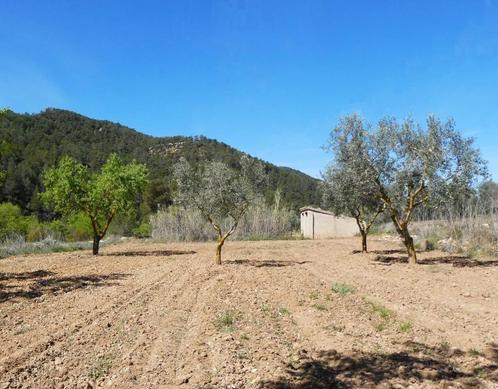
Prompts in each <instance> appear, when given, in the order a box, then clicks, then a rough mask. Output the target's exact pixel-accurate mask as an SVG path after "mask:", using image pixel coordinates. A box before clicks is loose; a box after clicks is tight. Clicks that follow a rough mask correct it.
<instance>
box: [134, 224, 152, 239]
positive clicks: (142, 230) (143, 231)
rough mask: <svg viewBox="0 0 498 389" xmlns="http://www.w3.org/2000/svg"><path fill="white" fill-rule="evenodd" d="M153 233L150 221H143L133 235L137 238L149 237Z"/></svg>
mask: <svg viewBox="0 0 498 389" xmlns="http://www.w3.org/2000/svg"><path fill="white" fill-rule="evenodd" d="M150 234H151V227H150V224H149V223H146V222H144V223H142V224H140V225H139V226H138V227H136V228H135V229H133V236H134V237H135V238H140V239H141V238H149V237H150Z"/></svg>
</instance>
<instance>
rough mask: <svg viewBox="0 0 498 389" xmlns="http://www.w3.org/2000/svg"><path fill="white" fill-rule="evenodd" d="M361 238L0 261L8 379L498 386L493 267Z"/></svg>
mask: <svg viewBox="0 0 498 389" xmlns="http://www.w3.org/2000/svg"><path fill="white" fill-rule="evenodd" d="M357 246H358V241H357V239H338V240H328V241H325V240H323V241H263V242H228V243H227V244H226V248H225V250H224V263H223V265H221V266H216V265H214V264H212V262H213V261H212V257H213V254H214V245H213V244H212V243H195V244H194V243H186V244H155V243H143V242H128V243H123V244H119V245H114V246H108V247H105V248H103V250H102V253H103V255H101V256H99V257H96V258H95V257H92V256H91V255H90V253H89V252H79V253H57V254H47V255H29V256H23V257H13V258H8V259H3V260H1V261H0V340H1V351H0V388H20V387H22V388H28V387H29V388H50V387H56V388H73V387H77V388H93V387H114V388H157V387H177V386H182V387H212V388H225V387H226V388H286V387H290V388H315V387H318V388H320V387H322V388H330V387H338V388H352V387H361V388H365V387H366V388H368V387H407V386H409V387H414V388H418V387H424V388H425V387H445V388H446V387H483V388H487V387H489V388H492V387H498V345H497V343H498V266H497V265H498V262H483V263H475V262H471V261H468V260H464V259H461V258H455V257H448V255H446V254H444V253H438V252H428V253H422V254H421V255H420V258H421V262H422V264H420V265H417V266H410V265H408V264H406V263H403V261H404V260H405V258H404V255H403V253H402V252H401V251H399V250H396V249H397V246H396V244H395V243H393V242H388V241H382V240H380V239H378V240H372V242H371V247H372V249H374V250H375V251H376V252H373V253H371V254H367V255H363V254H354V253H353V252H352V250H353V248H356V247H357ZM468 265H474V266H468ZM350 287H353V288H354V290H351V288H350Z"/></svg>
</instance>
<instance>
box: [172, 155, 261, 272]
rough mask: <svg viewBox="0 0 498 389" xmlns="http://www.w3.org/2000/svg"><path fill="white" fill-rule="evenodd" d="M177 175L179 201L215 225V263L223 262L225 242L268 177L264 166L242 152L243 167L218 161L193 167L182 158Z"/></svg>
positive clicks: (241, 164) (176, 166) (177, 167)
mask: <svg viewBox="0 0 498 389" xmlns="http://www.w3.org/2000/svg"><path fill="white" fill-rule="evenodd" d="M174 176H175V179H176V182H177V192H176V198H175V200H176V202H177V203H179V204H180V205H182V206H184V207H185V208H196V209H198V210H199V211H200V212H201V214H202V215H203V217H204V218H205V219H206V221H208V222H209V223H210V224H211V225H212V227H213V228H214V230H215V232H216V236H217V245H216V255H215V263H216V264H218V265H219V264H221V250H222V247H223V244H224V243H225V241H226V239H227V238H228V237H230V235H232V234H233V233H234V232H235V230H236V228H237V225H238V224H239V222H240V220H241V219H242V217H243V216H244V214H245V213H246V212H247V209H248V207H249V205H250V204H251V203H252V202H253V201H254V200H255V198H256V197H258V196H259V194H260V193H261V189H262V187H263V185H264V183H265V180H266V176H265V174H264V170H263V166H262V165H261V164H260V163H259V162H256V161H255V160H253V159H250V158H248V157H247V156H243V157H242V158H241V160H240V171H238V170H235V169H233V168H230V167H229V166H228V165H226V164H225V163H223V162H217V161H213V162H208V163H207V164H206V165H205V166H203V167H199V168H198V169H194V168H193V167H192V166H191V165H190V164H189V163H188V162H187V160H185V159H183V158H182V159H181V160H180V161H179V162H178V163H177V164H176V165H175V169H174Z"/></svg>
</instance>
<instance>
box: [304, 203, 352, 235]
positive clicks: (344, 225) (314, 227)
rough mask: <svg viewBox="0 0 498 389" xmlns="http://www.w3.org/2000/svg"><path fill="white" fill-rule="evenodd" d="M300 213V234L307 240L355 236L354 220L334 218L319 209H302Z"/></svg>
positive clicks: (331, 214)
mask: <svg viewBox="0 0 498 389" xmlns="http://www.w3.org/2000/svg"><path fill="white" fill-rule="evenodd" d="M300 211H301V234H303V236H304V237H305V238H309V239H326V238H341V237H350V236H355V235H356V234H357V233H358V226H357V225H356V220H355V219H354V218H352V217H345V216H335V215H334V214H333V213H332V212H328V211H324V210H323V209H320V208H311V207H304V208H301V209H300Z"/></svg>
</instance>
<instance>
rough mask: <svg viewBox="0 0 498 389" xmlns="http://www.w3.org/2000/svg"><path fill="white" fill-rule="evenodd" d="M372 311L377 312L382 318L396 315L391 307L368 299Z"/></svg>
mask: <svg viewBox="0 0 498 389" xmlns="http://www.w3.org/2000/svg"><path fill="white" fill-rule="evenodd" d="M368 304H369V305H370V308H371V309H372V312H373V313H375V314H377V315H378V316H379V317H380V318H381V319H383V320H388V319H390V318H391V317H392V316H394V311H391V310H390V309H389V308H386V307H384V306H383V305H381V304H375V303H373V302H371V301H368Z"/></svg>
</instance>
